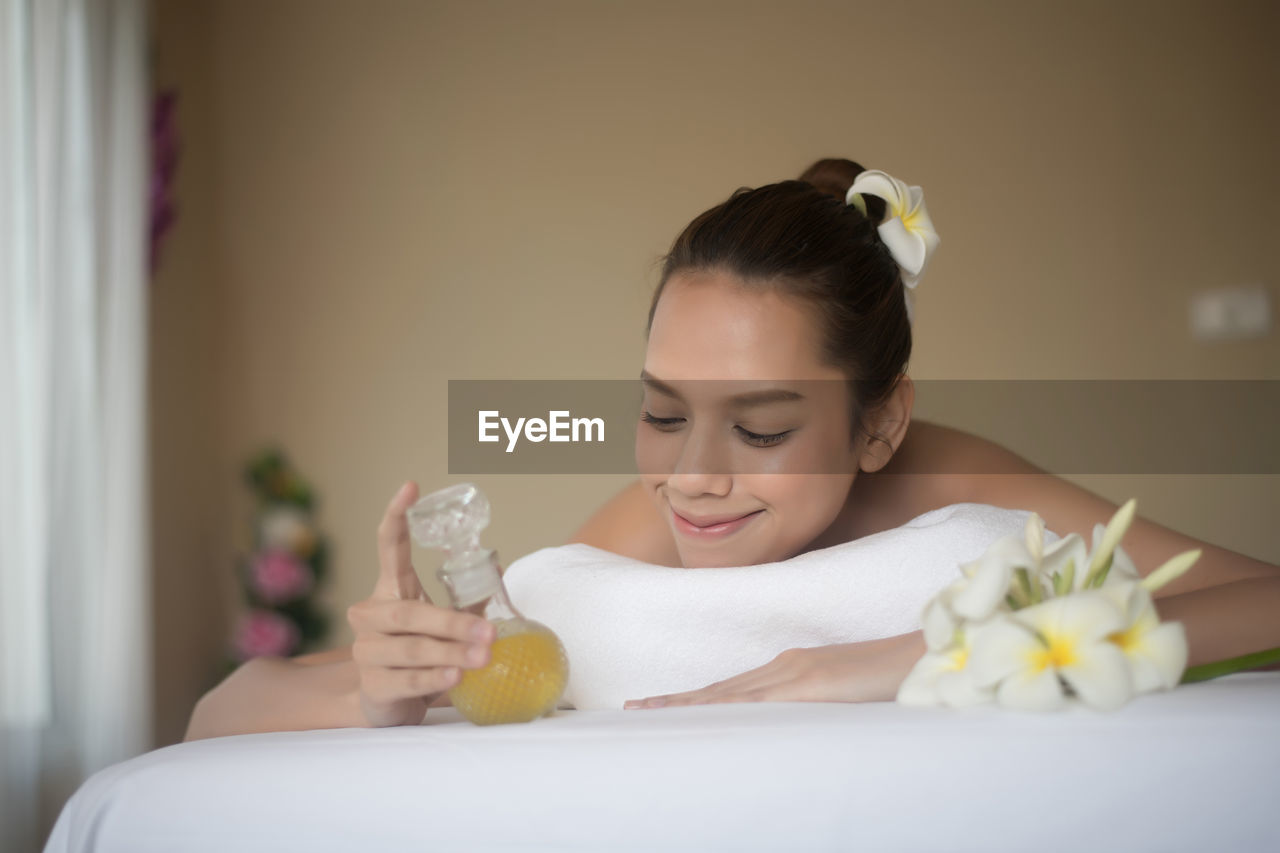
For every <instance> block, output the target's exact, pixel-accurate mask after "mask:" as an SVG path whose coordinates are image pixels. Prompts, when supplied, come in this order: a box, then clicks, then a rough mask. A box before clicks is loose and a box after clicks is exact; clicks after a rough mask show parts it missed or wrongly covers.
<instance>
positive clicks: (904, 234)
mask: <svg viewBox="0 0 1280 853" xmlns="http://www.w3.org/2000/svg"><path fill="white" fill-rule="evenodd" d="M855 194H862V195H874V196H879V197H880V198H882V199H884V201H885V205H886V206H887V207H888V216H887V217H886V219H885V221H884V222H882V223H880V225H879V227H878V229H877V230H878V231H879V233H880V239H881V240H882V241H884V244H885V245H886V246H887V247H888V248H889V252H890V254H892V255H893V259H894V260H895V261H897V262H898V266H900V267H901V268H902V283H903V284H904V285H906V286H907V287H909V288H914V287H915V286H916V283H917V282H919V280H920V276H921V275H923V274H924V268H925V266H926V265H928V263H929V257H930V256H931V255H932V254H933V252H934V250H935V249H936V248H937V247H938V232H937V231H935V230H934V228H933V221H932V220H931V219H930V218H929V211H928V210H926V209H925V206H924V191H923V190H921V189H920V187H909V186H907V185H906V184H905V183H903V182H902V181H900V180H898V179H897V178H895V177H893V176H891V175H888V174H886V173H884V172H881V171H877V170H874V169H872V170H868V171H865V172H862V173H860V174H859V175H858V177H857V178H855V179H854V181H853V186H851V187H849V192H848V193H846V194H845V202H846V203H847V204H856V200H855V199H854V195H855Z"/></svg>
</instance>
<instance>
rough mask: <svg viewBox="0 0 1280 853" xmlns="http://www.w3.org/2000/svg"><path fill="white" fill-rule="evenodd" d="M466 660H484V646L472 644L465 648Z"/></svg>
mask: <svg viewBox="0 0 1280 853" xmlns="http://www.w3.org/2000/svg"><path fill="white" fill-rule="evenodd" d="M467 660H469V661H471V662H472V663H483V662H484V646H472V647H471V648H469V649H467Z"/></svg>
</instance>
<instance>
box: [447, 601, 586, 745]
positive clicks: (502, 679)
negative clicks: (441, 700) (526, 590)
mask: <svg viewBox="0 0 1280 853" xmlns="http://www.w3.org/2000/svg"><path fill="white" fill-rule="evenodd" d="M494 626H495V627H496V628H497V633H496V635H495V637H494V640H493V643H492V645H491V646H490V657H489V662H488V663H487V664H485V665H484V666H483V667H480V668H478V669H464V670H462V680H461V681H459V682H458V684H457V685H456V686H455V687H453V688H452V689H450V690H449V699H450V701H452V702H453V706H454V707H455V708H457V709H458V711H459V712H461V713H462V716H464V717H466V718H467V719H468V720H470V721H471V722H473V723H475V724H476V725H480V726H488V725H493V724H495V723H527V722H529V721H530V720H534V719H536V718H538V717H541V716H543V715H544V714H548V713H550V712H551V711H552V710H554V709H555V707H556V704H557V703H558V702H559V701H560V697H561V696H562V695H563V694H564V689H565V686H566V685H567V684H568V682H569V659H568V657H567V656H566V655H565V651H564V646H563V645H562V644H561V643H560V638H559V637H557V636H556V635H555V633H553V632H552V631H551V630H550V629H549V628H547V627H546V626H545V625H543V624H542V623H540V622H535V621H534V620H532V619H525V618H523V617H518V618H515V619H503V620H499V621H496V622H495V623H494Z"/></svg>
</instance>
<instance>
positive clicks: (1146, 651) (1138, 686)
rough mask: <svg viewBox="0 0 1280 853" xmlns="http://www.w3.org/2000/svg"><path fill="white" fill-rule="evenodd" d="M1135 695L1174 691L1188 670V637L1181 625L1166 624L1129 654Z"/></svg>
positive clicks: (1144, 637)
mask: <svg viewBox="0 0 1280 853" xmlns="http://www.w3.org/2000/svg"><path fill="white" fill-rule="evenodd" d="M1126 658H1127V659H1128V661H1129V669H1130V672H1131V673H1132V676H1133V689H1134V692H1135V693H1147V692H1150V691H1152V690H1160V689H1165V690H1171V689H1173V688H1174V687H1177V686H1178V682H1180V681H1181V680H1182V674H1183V673H1184V672H1185V671H1186V668H1187V633H1186V630H1185V629H1184V628H1183V627H1182V623H1181V622H1163V623H1161V624H1159V625H1157V626H1156V627H1154V628H1152V629H1151V630H1149V631H1146V632H1144V633H1143V634H1142V636H1141V637H1140V638H1138V640H1137V642H1136V643H1135V644H1134V645H1133V647H1131V648H1130V649H1128V650H1127V654H1126Z"/></svg>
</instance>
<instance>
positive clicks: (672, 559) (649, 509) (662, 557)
mask: <svg viewBox="0 0 1280 853" xmlns="http://www.w3.org/2000/svg"><path fill="white" fill-rule="evenodd" d="M574 542H582V543H584V544H587V545H593V546H595V547H596V548H601V549H603V550H605V551H612V552H613V553H615V554H621V555H622V556H624V557H631V558H632V559H636V560H642V561H644V562H646V563H653V564H655V565H659V566H679V565H681V563H680V555H679V553H678V552H677V551H676V543H675V540H674V539H673V538H672V536H671V529H670V528H669V527H667V524H666V522H665V521H664V520H663V518H662V516H661V515H659V513H658V508H657V507H656V506H654V503H653V499H652V498H650V497H649V496H648V495H647V494H646V493H645V491H644V484H643V483H641V482H640V481H639V480H636V481H635V482H633V483H630V484H629V485H627V486H626V487H624V488H623V489H622V491H620V492H618V493H617V494H616V495H614V496H613V497H612V498H610V499H609V500H608V501H606V502H605V504H604V506H602V507H600V509H598V510H596V511H595V513H594V514H593V515H592V516H591V517H590V518H589V519H587V520H586V522H585V523H584V524H583V525H582V526H581V527H579V528H578V529H577V531H576V532H575V533H574V534H573V535H572V536H570V537H569V543H574Z"/></svg>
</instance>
